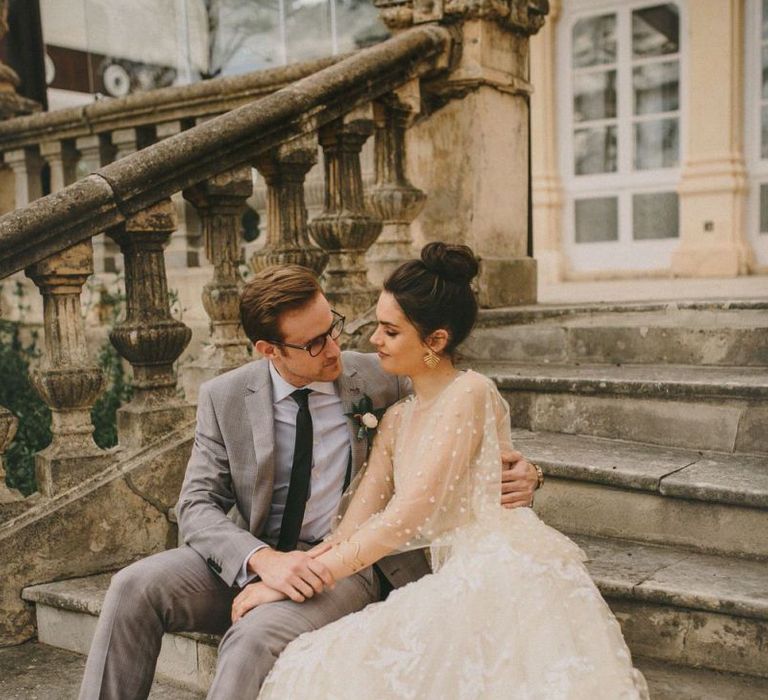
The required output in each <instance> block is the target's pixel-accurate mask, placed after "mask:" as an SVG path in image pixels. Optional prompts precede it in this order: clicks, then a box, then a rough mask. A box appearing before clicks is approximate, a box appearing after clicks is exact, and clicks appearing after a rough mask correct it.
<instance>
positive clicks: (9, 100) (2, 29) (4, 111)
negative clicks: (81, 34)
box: [0, 0, 40, 119]
mask: <svg viewBox="0 0 768 700" xmlns="http://www.w3.org/2000/svg"><path fill="white" fill-rule="evenodd" d="M7 33H8V0H0V39H4V38H5V35H6V34H7ZM20 84H21V81H20V80H19V76H18V75H17V74H16V71H15V70H13V69H12V68H11V67H10V66H9V65H7V64H5V63H3V62H2V61H0V119H10V118H11V117H18V116H20V115H22V114H31V113H32V112H39V111H40V104H38V103H37V102H35V101H34V100H30V99H29V98H27V97H23V96H22V95H19V94H18V93H17V92H16V88H17V87H19V85H20Z"/></svg>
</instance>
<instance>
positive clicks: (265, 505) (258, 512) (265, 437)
mask: <svg viewBox="0 0 768 700" xmlns="http://www.w3.org/2000/svg"><path fill="white" fill-rule="evenodd" d="M245 408H246V412H247V414H248V422H249V423H250V426H251V432H252V434H253V451H254V454H255V456H256V465H255V470H254V483H253V496H252V498H251V522H250V523H249V525H250V528H251V532H256V531H258V530H259V529H260V528H261V525H262V523H263V521H264V519H265V518H266V517H267V516H268V514H269V508H270V504H271V502H272V489H273V487H274V481H275V425H274V410H273V405H272V381H271V379H270V377H269V363H268V362H267V361H266V360H262V361H257V362H254V372H253V375H252V376H251V379H250V380H249V382H248V383H247V384H246V387H245Z"/></svg>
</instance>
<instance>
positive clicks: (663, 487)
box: [512, 430, 768, 559]
mask: <svg viewBox="0 0 768 700" xmlns="http://www.w3.org/2000/svg"><path fill="white" fill-rule="evenodd" d="M512 438H513V442H514V444H515V447H516V448H517V449H519V450H520V451H521V452H522V453H523V454H524V455H525V456H526V457H528V458H529V459H531V460H532V461H534V462H537V463H538V464H539V465H540V466H541V467H542V469H543V471H544V473H545V474H546V475H547V482H546V484H545V488H543V489H542V490H541V492H540V493H539V494H537V496H536V511H537V512H538V513H539V515H540V516H541V517H542V518H543V519H544V520H545V521H546V522H547V523H549V524H550V525H552V526H553V527H556V528H558V529H562V530H565V531H567V532H571V533H581V534H585V535H597V536H606V537H618V538H623V539H631V540H637V541H642V542H656V543H660V544H674V545H680V546H682V547H686V548H689V549H696V550H699V551H706V552H712V553H723V554H727V555H737V556H745V557H751V558H765V559H768V457H767V456H765V455H746V454H738V455H735V454H723V453H716V452H701V451H694V450H685V449H679V448H671V447H659V446H657V445H647V444H642V443H634V442H624V441H620V440H609V439H605V438H595V437H589V436H579V435H566V434H562V433H546V432H543V433H535V432H530V431H526V430H514V431H513V435H512Z"/></svg>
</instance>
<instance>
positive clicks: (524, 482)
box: [501, 451, 539, 508]
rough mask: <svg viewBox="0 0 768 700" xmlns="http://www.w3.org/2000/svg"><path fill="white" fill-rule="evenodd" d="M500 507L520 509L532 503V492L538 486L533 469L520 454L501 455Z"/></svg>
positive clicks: (504, 453)
mask: <svg viewBox="0 0 768 700" xmlns="http://www.w3.org/2000/svg"><path fill="white" fill-rule="evenodd" d="M501 462H502V471H501V505H503V506H504V507H505V508H520V507H522V506H530V505H531V504H532V503H533V492H534V491H535V490H536V488H537V487H538V484H539V476H538V473H537V472H536V469H535V467H534V466H533V465H532V464H531V463H530V462H528V461H527V460H526V459H525V457H523V455H522V454H521V453H520V452H514V451H512V452H503V453H502V455H501Z"/></svg>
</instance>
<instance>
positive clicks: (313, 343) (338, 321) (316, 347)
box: [267, 309, 345, 357]
mask: <svg viewBox="0 0 768 700" xmlns="http://www.w3.org/2000/svg"><path fill="white" fill-rule="evenodd" d="M331 313H332V314H333V323H332V324H331V327H330V328H329V329H328V330H327V331H326V332H325V333H323V334H322V335H318V336H317V337H316V338H312V340H310V341H309V342H308V343H306V344H304V345H296V344H295V343H283V342H282V341H280V340H269V341H267V342H269V343H272V344H273V345H280V346H281V347H284V348H294V349H295V350H306V351H307V352H308V353H309V354H310V356H311V357H317V356H318V355H319V354H320V353H321V352H322V351H323V348H324V347H325V341H326V340H327V339H328V338H329V337H330V338H331V340H336V339H337V338H338V337H339V336H340V335H341V333H342V331H343V330H344V320H345V319H344V316H342V315H341V314H339V313H336V312H335V311H334V310H333V309H331Z"/></svg>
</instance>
